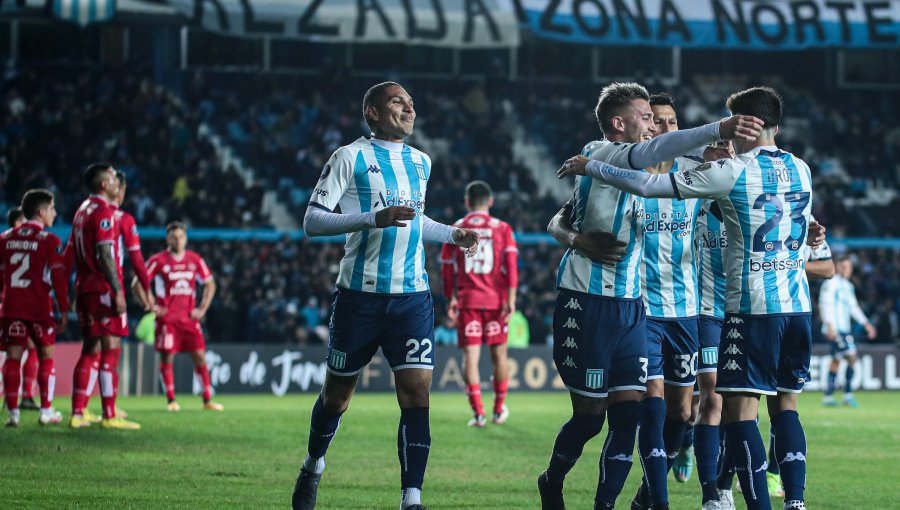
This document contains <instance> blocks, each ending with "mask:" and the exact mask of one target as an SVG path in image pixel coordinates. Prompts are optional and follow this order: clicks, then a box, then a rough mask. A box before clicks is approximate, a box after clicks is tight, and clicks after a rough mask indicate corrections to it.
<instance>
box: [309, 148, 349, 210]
mask: <svg viewBox="0 0 900 510" xmlns="http://www.w3.org/2000/svg"><path fill="white" fill-rule="evenodd" d="M354 154H356V155H359V152H358V151H351V150H350V149H348V148H347V147H341V148H340V149H338V150H336V151H335V152H334V154H332V155H331V158H329V159H328V162H327V163H325V166H324V167H323V168H322V175H320V176H319V182H318V183H316V189H315V190H314V191H313V195H312V197H311V198H310V199H309V205H310V206H315V207H320V208H322V209H327V210H328V211H334V209H335V207H337V205H338V203H340V201H341V197H342V196H343V195H344V192H345V191H347V188H349V187H350V182H351V181H352V179H353V167H354V165H355V161H354ZM359 157H361V155H360V156H359Z"/></svg>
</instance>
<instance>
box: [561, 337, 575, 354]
mask: <svg viewBox="0 0 900 510" xmlns="http://www.w3.org/2000/svg"><path fill="white" fill-rule="evenodd" d="M562 346H563V347H565V348H567V349H575V350H576V351H577V350H578V344H576V343H575V339H574V338H572V337H570V336H567V337H566V341H565V342H563V343H562Z"/></svg>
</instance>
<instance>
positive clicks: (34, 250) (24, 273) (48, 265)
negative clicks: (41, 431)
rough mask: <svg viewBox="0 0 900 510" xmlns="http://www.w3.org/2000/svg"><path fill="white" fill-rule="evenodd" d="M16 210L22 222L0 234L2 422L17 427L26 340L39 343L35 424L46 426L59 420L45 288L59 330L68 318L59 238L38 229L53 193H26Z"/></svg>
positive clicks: (46, 220) (49, 221)
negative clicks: (38, 396)
mask: <svg viewBox="0 0 900 510" xmlns="http://www.w3.org/2000/svg"><path fill="white" fill-rule="evenodd" d="M22 212H23V214H24V215H25V217H26V218H27V221H25V222H24V223H22V224H21V225H19V226H18V227H16V228H14V229H12V230H11V231H8V232H5V233H4V234H3V235H2V236H0V280H2V281H3V291H2V293H3V309H2V314H0V328H2V329H0V340H2V343H3V344H5V347H6V354H7V358H6V363H5V364H4V366H3V385H4V387H5V388H6V406H7V409H8V410H9V420H8V421H7V422H6V426H7V427H18V426H19V384H20V370H21V360H22V353H23V352H24V350H25V348H26V347H27V345H28V343H29V342H32V343H34V344H35V345H37V346H39V349H38V357H39V358H40V362H39V367H38V386H39V387H40V391H41V411H40V415H39V417H38V423H40V424H42V425H47V424H55V423H59V422H60V421H62V415H61V414H60V413H59V411H56V410H55V409H53V407H51V405H52V402H53V388H54V386H55V384H56V382H55V381H56V371H55V369H54V364H53V345H54V343H55V342H56V336H55V332H54V330H55V328H56V326H57V324H55V323H54V321H53V319H52V317H53V309H52V304H51V299H50V292H51V290H52V291H54V292H55V294H56V302H57V305H58V307H59V312H60V319H59V324H58V327H59V330H60V331H65V329H66V326H67V323H68V315H67V314H68V310H69V299H68V289H67V285H68V280H67V278H66V274H65V264H64V263H63V258H62V252H63V247H62V243H61V242H60V240H59V238H58V237H56V236H55V235H53V234H52V233H50V232H48V231H46V230H44V229H46V228H49V227H51V226H53V221H54V220H55V219H56V206H55V204H54V201H53V195H52V194H51V193H50V192H49V191H47V190H45V189H34V190H30V191H28V192H26V193H25V196H24V197H23V198H22ZM48 274H49V275H50V278H49V279H48V278H47V275H48ZM48 280H49V281H48ZM51 283H52V287H51Z"/></svg>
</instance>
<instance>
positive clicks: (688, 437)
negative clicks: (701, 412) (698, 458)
mask: <svg viewBox="0 0 900 510" xmlns="http://www.w3.org/2000/svg"><path fill="white" fill-rule="evenodd" d="M691 446H694V425H693V424H691V423H688V424H687V426H686V427H685V429H684V440H683V441H682V442H681V449H682V450H687V449H688V448H690V447H691Z"/></svg>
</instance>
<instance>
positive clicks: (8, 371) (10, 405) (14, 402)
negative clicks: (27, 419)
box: [3, 358, 22, 410]
mask: <svg viewBox="0 0 900 510" xmlns="http://www.w3.org/2000/svg"><path fill="white" fill-rule="evenodd" d="M21 371H22V361H21V360H17V359H10V358H6V363H4V364H3V387H4V388H5V390H6V408H7V409H9V410H13V409H18V408H19V384H21V383H22V373H21Z"/></svg>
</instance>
